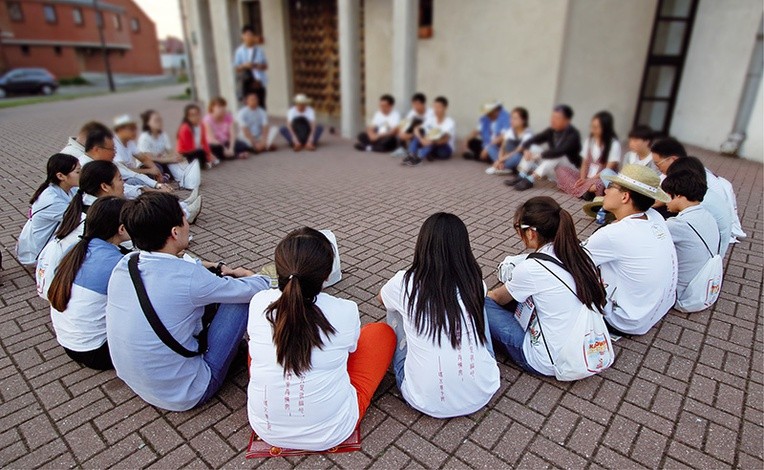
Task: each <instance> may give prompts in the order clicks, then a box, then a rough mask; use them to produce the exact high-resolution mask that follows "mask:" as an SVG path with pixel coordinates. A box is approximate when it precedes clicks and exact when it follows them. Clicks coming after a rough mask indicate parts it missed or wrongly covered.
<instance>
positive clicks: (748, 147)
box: [740, 81, 764, 162]
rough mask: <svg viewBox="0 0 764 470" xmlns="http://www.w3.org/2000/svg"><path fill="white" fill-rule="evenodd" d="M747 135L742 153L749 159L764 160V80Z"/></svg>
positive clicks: (760, 85)
mask: <svg viewBox="0 0 764 470" xmlns="http://www.w3.org/2000/svg"><path fill="white" fill-rule="evenodd" d="M746 135H747V138H746V140H745V142H744V143H743V148H742V149H741V152H740V155H741V156H743V157H744V158H747V159H749V160H756V161H759V162H764V81H762V82H761V83H760V84H759V92H758V93H757V94H756V104H755V105H754V106H753V113H752V114H751V120H750V121H749V122H748V129H747V130H746Z"/></svg>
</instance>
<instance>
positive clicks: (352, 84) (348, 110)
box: [337, 0, 364, 138]
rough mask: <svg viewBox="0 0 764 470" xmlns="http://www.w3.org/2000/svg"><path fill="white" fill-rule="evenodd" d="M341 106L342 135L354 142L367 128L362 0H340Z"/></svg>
mask: <svg viewBox="0 0 764 470" xmlns="http://www.w3.org/2000/svg"><path fill="white" fill-rule="evenodd" d="M337 9H338V10H339V18H338V22H337V23H338V26H339V28H338V29H339V31H338V33H339V47H340V102H341V103H340V104H341V113H342V116H341V119H340V122H341V125H340V128H341V130H342V135H343V136H344V137H347V138H354V137H355V135H356V134H357V133H358V131H359V130H360V129H361V128H362V127H363V122H364V120H363V117H362V116H361V49H360V47H359V45H360V42H361V30H360V23H359V15H360V14H361V8H360V0H338V1H337Z"/></svg>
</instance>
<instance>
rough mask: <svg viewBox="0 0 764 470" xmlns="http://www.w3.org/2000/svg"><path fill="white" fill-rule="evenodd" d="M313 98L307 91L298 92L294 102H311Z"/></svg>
mask: <svg viewBox="0 0 764 470" xmlns="http://www.w3.org/2000/svg"><path fill="white" fill-rule="evenodd" d="M311 101H312V100H311V99H310V98H309V97H308V95H306V94H305V93H298V94H297V95H295V97H294V104H310V103H311Z"/></svg>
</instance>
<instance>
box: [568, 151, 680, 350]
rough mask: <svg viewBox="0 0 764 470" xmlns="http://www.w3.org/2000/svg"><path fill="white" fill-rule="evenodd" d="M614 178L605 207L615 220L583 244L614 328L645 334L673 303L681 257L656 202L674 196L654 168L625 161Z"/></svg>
mask: <svg viewBox="0 0 764 470" xmlns="http://www.w3.org/2000/svg"><path fill="white" fill-rule="evenodd" d="M603 178H604V179H606V180H607V181H609V182H610V185H609V186H608V188H607V189H606V190H605V198H604V200H603V202H602V207H603V208H604V209H605V210H606V211H608V212H610V213H612V214H613V215H614V216H615V218H616V221H615V222H613V223H611V224H609V225H606V226H604V227H602V228H601V229H600V230H597V231H596V232H594V234H592V236H591V237H589V239H588V240H586V241H585V242H584V243H583V245H584V248H586V250H587V251H588V252H589V254H590V255H591V257H592V260H594V263H595V264H596V265H598V266H599V267H600V270H601V274H602V280H603V282H604V283H605V289H606V291H607V305H606V306H605V321H606V323H607V325H608V329H610V331H611V333H613V334H617V335H643V334H645V333H647V332H648V331H649V330H650V328H652V327H653V326H654V325H655V324H656V323H658V321H660V319H661V318H663V316H664V315H665V314H666V313H667V312H668V311H669V309H670V308H671V307H672V306H673V305H674V301H675V300H676V283H677V258H676V250H675V249H674V243H673V242H672V241H671V234H670V233H669V230H668V228H667V227H666V222H665V221H664V220H663V218H662V217H661V216H660V214H658V213H657V212H656V211H654V210H652V209H651V206H652V205H653V204H654V203H655V201H656V200H658V201H662V202H664V203H665V202H668V201H670V200H671V198H670V197H669V196H668V195H667V194H666V193H664V192H663V190H662V189H660V178H659V177H658V175H656V174H655V172H653V171H652V170H650V169H649V168H646V167H644V166H641V165H626V166H625V167H624V168H623V170H622V171H621V173H619V174H617V175H614V176H611V175H608V176H604V177H603Z"/></svg>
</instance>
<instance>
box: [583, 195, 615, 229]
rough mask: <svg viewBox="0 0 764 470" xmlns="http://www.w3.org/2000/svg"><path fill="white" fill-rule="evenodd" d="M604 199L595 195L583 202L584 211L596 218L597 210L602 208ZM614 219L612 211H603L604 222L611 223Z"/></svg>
mask: <svg viewBox="0 0 764 470" xmlns="http://www.w3.org/2000/svg"><path fill="white" fill-rule="evenodd" d="M604 200H605V198H604V197H602V196H597V197H595V198H594V199H592V200H591V201H589V202H587V203H586V204H584V213H585V214H586V215H588V216H589V217H591V218H592V219H596V218H597V212H599V211H600V209H602V202H603V201H604ZM614 220H615V215H613V213H612V212H607V211H605V222H607V223H611V222H613V221H614Z"/></svg>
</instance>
